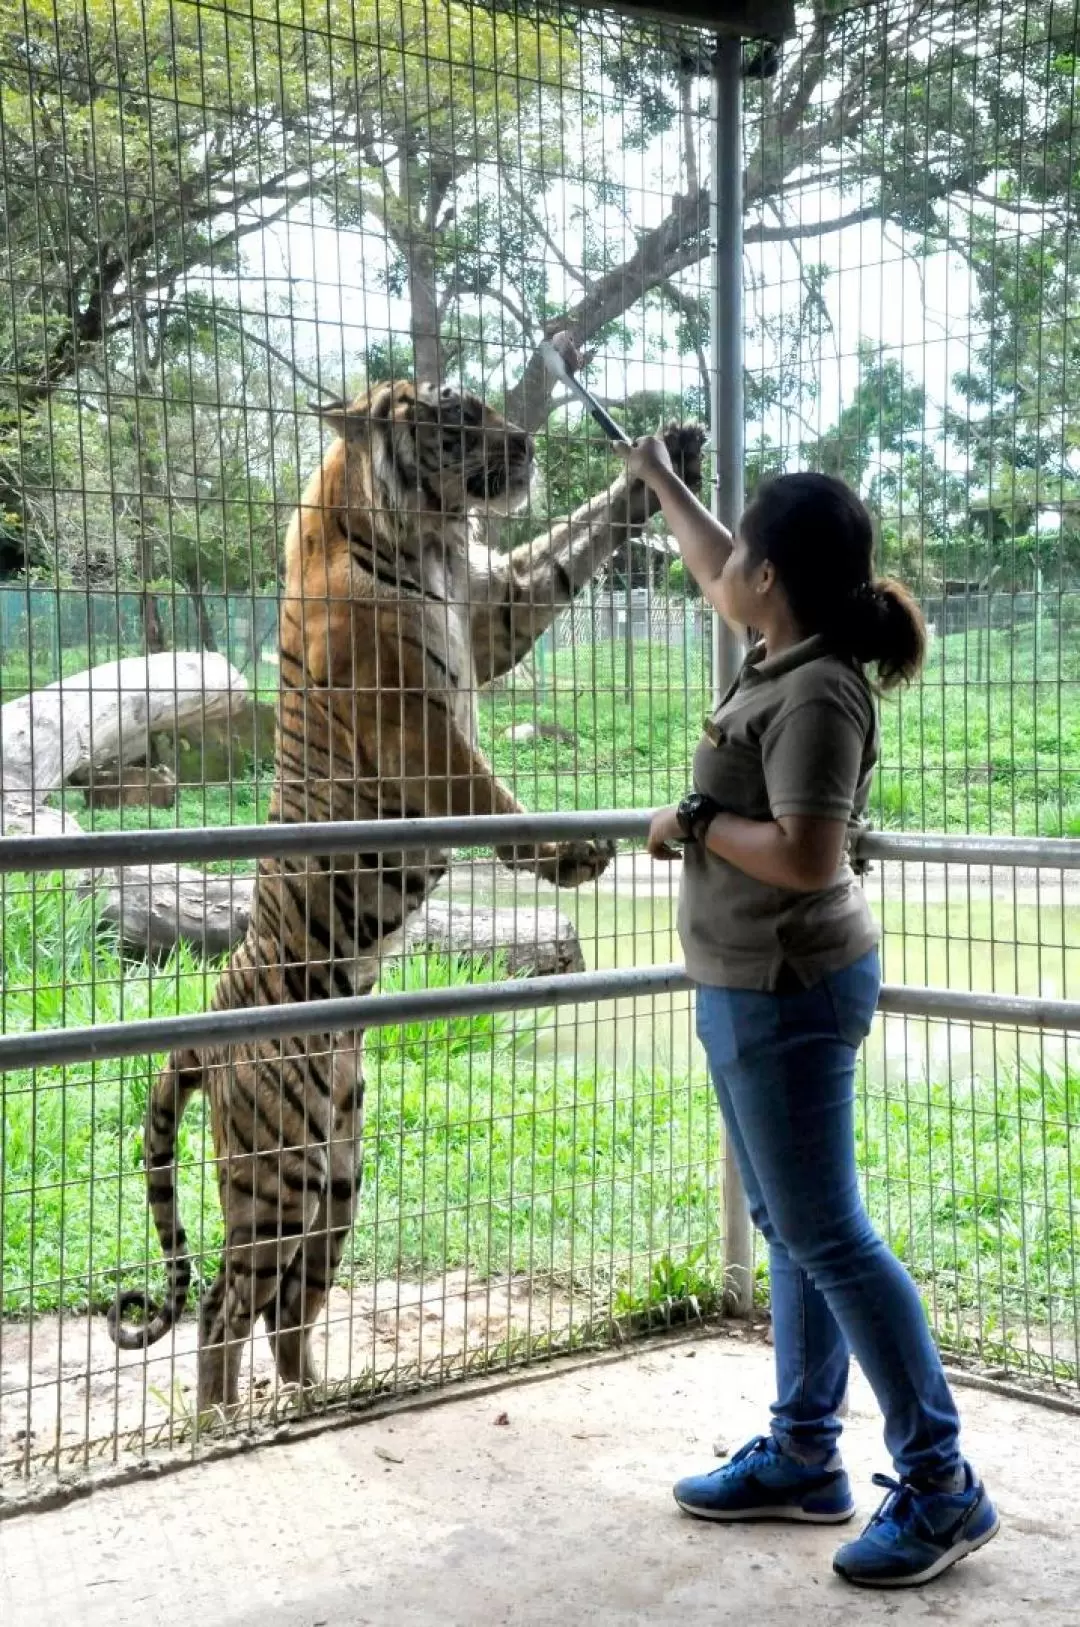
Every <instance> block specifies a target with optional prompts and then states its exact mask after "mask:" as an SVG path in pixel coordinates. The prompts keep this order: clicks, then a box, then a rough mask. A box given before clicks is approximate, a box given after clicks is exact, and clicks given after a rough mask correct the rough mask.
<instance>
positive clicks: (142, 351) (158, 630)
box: [132, 304, 168, 655]
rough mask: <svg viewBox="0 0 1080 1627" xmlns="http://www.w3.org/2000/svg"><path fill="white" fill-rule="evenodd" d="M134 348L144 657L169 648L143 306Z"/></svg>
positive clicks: (137, 310)
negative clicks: (160, 580)
mask: <svg viewBox="0 0 1080 1627" xmlns="http://www.w3.org/2000/svg"><path fill="white" fill-rule="evenodd" d="M132 344H133V350H134V363H135V447H136V453H137V458H138V470H139V575H140V577H141V579H142V620H143V654H144V655H160V653H161V652H162V651H163V650H165V649H167V648H168V645H167V643H166V639H165V629H164V627H163V625H162V621H161V614H160V611H159V610H158V602H157V595H156V594H155V593H154V592H153V590H152V588H151V586H150V583H151V582H152V581H153V579H154V516H153V510H152V501H151V500H152V499H154V498H156V499H157V500H158V501H159V502H162V501H164V496H163V487H162V452H161V446H160V442H159V437H158V435H157V426H156V425H155V424H152V423H151V422H150V414H151V410H152V408H151V402H152V399H153V393H154V377H153V364H152V361H151V356H150V335H149V332H148V329H147V313H146V307H145V306H144V305H141V304H140V305H136V306H135V307H134V308H133V311H132Z"/></svg>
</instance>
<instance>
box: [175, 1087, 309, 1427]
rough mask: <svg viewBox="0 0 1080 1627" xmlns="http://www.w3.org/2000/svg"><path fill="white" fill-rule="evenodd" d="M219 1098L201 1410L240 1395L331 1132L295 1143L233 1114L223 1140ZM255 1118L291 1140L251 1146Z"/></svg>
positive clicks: (265, 1134) (300, 1232)
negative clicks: (245, 1364)
mask: <svg viewBox="0 0 1080 1627" xmlns="http://www.w3.org/2000/svg"><path fill="white" fill-rule="evenodd" d="M264 1060H265V1059H264ZM279 1066H281V1063H280V1061H279ZM226 1078H227V1075H226V1072H225V1070H224V1069H222V1070H220V1080H221V1081H223V1080H224V1079H226ZM219 1082H220V1081H219V1080H218V1079H215V1083H219ZM261 1082H262V1084H263V1086H264V1087H265V1086H266V1085H267V1083H268V1080H267V1079H266V1078H265V1077H264V1078H263V1079H262V1081H261ZM243 1083H244V1080H243V1078H242V1075H241V1070H240V1069H239V1068H237V1069H236V1071H235V1074H234V1076H233V1089H234V1091H235V1092H236V1095H237V1097H240V1096H241V1094H242V1089H241V1087H242V1085H243ZM268 1094H269V1093H268ZM221 1105H222V1104H221V1103H220V1101H217V1100H215V1101H214V1102H213V1107H214V1109H215V1125H214V1128H215V1143H216V1144H217V1145H216V1151H217V1155H218V1185H219V1188H220V1192H221V1211H222V1216H223V1218H224V1221H225V1247H224V1250H223V1252H222V1258H221V1266H220V1269H219V1271H218V1274H217V1276H216V1277H215V1279H214V1281H213V1283H212V1284H211V1285H210V1287H209V1289H208V1290H207V1291H206V1292H205V1293H204V1294H203V1296H202V1300H201V1303H200V1308H199V1382H198V1410H199V1414H200V1416H202V1415H204V1414H205V1413H207V1412H210V1411H211V1410H212V1409H213V1408H215V1407H226V1408H229V1407H233V1406H235V1405H236V1403H237V1401H238V1400H239V1378H240V1362H241V1358H242V1354H243V1348H244V1345H245V1344H246V1342H247V1340H248V1337H249V1335H250V1333H251V1329H252V1325H253V1323H254V1321H255V1318H256V1317H257V1316H258V1315H259V1314H260V1312H262V1311H264V1310H265V1308H266V1306H267V1305H269V1304H272V1303H273V1302H274V1301H275V1299H276V1298H277V1297H278V1294H279V1292H280V1284H281V1281H282V1279H283V1278H284V1277H285V1275H286V1273H287V1272H288V1270H289V1267H290V1265H291V1264H292V1261H293V1259H294V1258H295V1256H296V1255H297V1254H298V1253H299V1251H300V1249H301V1245H302V1242H303V1238H304V1235H305V1233H306V1232H307V1230H308V1228H309V1227H310V1226H311V1225H312V1224H313V1223H314V1220H315V1217H316V1215H317V1214H318V1212H319V1206H320V1204H321V1202H322V1199H323V1196H324V1193H325V1190H326V1177H327V1157H326V1141H325V1138H323V1137H319V1138H318V1139H317V1140H315V1141H314V1142H312V1141H309V1140H307V1139H303V1140H300V1141H299V1142H297V1134H298V1132H297V1131H295V1130H293V1131H292V1132H291V1133H287V1132H285V1130H284V1126H283V1125H282V1124H280V1123H279V1124H278V1125H277V1126H272V1127H271V1125H270V1124H268V1123H267V1122H266V1120H265V1118H263V1119H261V1120H254V1121H251V1122H248V1123H247V1124H243V1123H242V1122H240V1121H238V1119H237V1117H236V1116H234V1117H233V1119H232V1122H231V1123H230V1124H229V1126H228V1129H227V1131H226V1137H225V1143H224V1145H222V1143H221V1141H219V1139H218V1130H219V1125H220V1120H219V1119H218V1117H217V1111H216V1110H217V1109H218V1108H220V1107H221ZM252 1123H254V1124H257V1125H259V1126H260V1128H261V1139H263V1140H264V1141H265V1140H270V1138H271V1137H273V1139H274V1141H277V1136H278V1135H280V1136H281V1137H282V1141H284V1142H285V1144H284V1145H282V1143H281V1142H280V1141H278V1142H277V1144H276V1145H274V1144H271V1145H269V1146H265V1145H264V1146H261V1147H260V1146H256V1147H254V1148H252V1147H251V1145H250V1136H251V1133H252ZM311 1128H314V1127H313V1126H312V1127H311ZM308 1133H310V1132H308ZM256 1134H259V1132H258V1131H256ZM316 1134H317V1132H316ZM286 1136H287V1139H286ZM230 1143H231V1145H230Z"/></svg>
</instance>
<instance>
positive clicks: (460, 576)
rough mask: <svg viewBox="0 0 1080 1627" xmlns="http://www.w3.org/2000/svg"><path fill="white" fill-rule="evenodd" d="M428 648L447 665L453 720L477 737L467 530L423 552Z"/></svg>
mask: <svg viewBox="0 0 1080 1627" xmlns="http://www.w3.org/2000/svg"><path fill="white" fill-rule="evenodd" d="M421 570H422V581H423V587H424V593H425V599H424V626H425V634H426V637H427V641H428V649H429V650H431V651H432V652H433V653H434V654H435V655H436V656H437V657H438V660H439V662H440V663H443V662H445V666H446V688H447V691H448V692H449V696H448V698H449V701H450V706H451V710H452V712H453V716H454V721H455V722H456V723H457V725H458V727H459V728H460V729H461V730H462V731H463V732H464V733H466V734H467V735H468V737H469V739H470V740H475V739H476V688H477V681H476V662H475V658H474V655H473V640H472V614H473V609H474V606H473V604H472V587H473V583H472V577H471V573H470V570H469V558H468V551H467V543H466V536H465V533H464V532H463V531H462V532H461V534H458V533H457V529H456V528H454V530H453V531H451V529H450V528H449V527H448V528H447V535H446V537H445V539H444V538H440V539H439V540H438V541H435V542H433V543H431V544H429V545H428V547H426V548H425V549H424V552H423V555H422V558H421Z"/></svg>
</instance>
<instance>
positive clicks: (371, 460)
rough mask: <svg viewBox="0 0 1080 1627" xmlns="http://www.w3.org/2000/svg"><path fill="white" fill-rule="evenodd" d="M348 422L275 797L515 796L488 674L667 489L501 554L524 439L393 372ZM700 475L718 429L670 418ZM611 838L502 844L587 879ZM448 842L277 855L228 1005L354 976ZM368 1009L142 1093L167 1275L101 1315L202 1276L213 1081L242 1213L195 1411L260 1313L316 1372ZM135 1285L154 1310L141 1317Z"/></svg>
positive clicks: (301, 1371) (591, 513) (238, 1050)
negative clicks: (202, 1177)
mask: <svg viewBox="0 0 1080 1627" xmlns="http://www.w3.org/2000/svg"><path fill="white" fill-rule="evenodd" d="M326 418H327V420H328V422H329V425H330V427H331V428H332V429H333V431H334V440H333V442H332V444H331V446H330V449H329V451H328V452H327V454H326V456H325V458H324V460H323V463H322V466H321V467H320V468H319V469H318V471H317V472H316V473H315V475H314V476H313V478H312V479H311V481H310V483H309V485H308V487H307V489H306V491H305V493H304V496H303V499H302V501H301V503H300V506H299V508H298V510H297V512H296V513H295V515H294V516H293V519H292V523H291V525H290V527H289V531H288V535H287V538H286V543H285V588H284V595H283V601H282V608H281V621H280V652H281V653H280V662H281V668H280V671H281V698H280V705H279V716H278V729H277V739H276V779H275V787H274V793H273V800H272V805H271V811H270V818H271V819H272V820H279V821H282V822H297V821H306V820H319V819H394V818H398V817H403V816H407V815H424V814H427V815H433V814H469V813H477V814H483V813H516V812H520V811H521V810H520V806H519V804H518V802H517V801H516V799H515V798H514V796H513V795H512V793H511V792H510V791H509V790H508V788H507V787H506V786H505V785H503V784H502V783H501V782H500V781H499V780H498V779H497V778H496V777H495V775H494V774H493V772H492V770H491V768H490V767H489V765H488V763H487V762H486V761H485V759H484V757H483V756H482V754H481V753H480V751H479V750H478V748H477V745H476V741H475V729H474V698H475V689H476V685H477V684H478V683H480V682H484V681H487V680H490V679H491V678H494V677H495V676H497V675H498V674H499V673H503V672H507V671H509V670H510V668H512V667H513V666H514V665H515V664H516V663H517V662H518V661H519V660H520V659H521V658H522V656H523V655H524V654H525V653H526V652H527V651H528V650H529V649H530V648H531V647H532V645H533V643H534V642H535V640H536V639H537V638H538V637H539V635H540V634H541V633H542V632H543V631H544V629H545V628H546V627H548V626H549V625H550V623H551V621H552V620H553V618H554V616H555V615H556V613H557V612H558V611H559V610H560V609H561V608H562V607H564V606H565V605H566V604H568V603H569V602H570V601H571V600H572V598H573V596H574V595H575V594H576V593H577V592H578V591H579V590H580V589H581V588H582V587H583V586H584V585H585V584H586V582H588V581H589V579H590V578H591V577H592V576H593V575H594V573H595V572H596V570H597V569H598V568H599V567H600V566H601V565H602V564H603V563H604V561H605V560H606V559H607V558H608V557H609V556H610V554H611V552H612V550H613V549H614V548H615V547H617V546H618V545H619V544H620V543H622V542H623V541H625V539H626V538H627V536H628V535H630V534H632V533H633V532H634V531H637V530H640V528H641V527H642V526H643V525H644V523H645V521H646V520H647V519H648V517H649V515H650V514H651V513H652V512H654V511H655V508H656V506H657V505H656V500H655V498H654V497H653V496H652V495H651V493H649V492H648V491H647V490H646V488H645V487H644V486H643V485H641V483H640V482H628V481H627V479H626V477H625V476H622V477H621V478H620V479H618V480H616V481H615V483H614V484H613V485H612V486H611V487H610V488H609V490H608V491H607V492H606V493H604V494H603V495H602V496H600V497H598V498H596V499H594V500H593V501H591V502H590V503H587V504H586V505H585V506H584V507H583V508H581V509H580V510H579V511H578V512H577V513H576V514H574V515H573V516H572V517H571V518H570V519H569V520H568V521H566V522H565V523H563V524H561V525H559V526H557V527H555V529H554V530H552V531H551V532H550V533H549V534H548V535H547V536H545V537H543V538H541V539H538V540H537V541H535V542H532V543H528V544H525V545H523V546H522V547H520V548H518V549H516V550H514V552H512V553H511V554H509V555H504V556H500V555H497V554H494V553H492V552H491V551H490V550H489V549H487V548H485V547H482V546H479V545H478V544H476V543H475V542H470V539H469V532H468V516H469V513H470V511H471V510H476V509H480V508H483V507H485V506H486V507H488V508H503V509H508V508H510V507H513V506H514V505H516V504H518V503H520V502H521V501H522V500H523V498H524V497H525V495H526V494H527V491H528V487H529V483H530V478H531V475H532V470H533V447H532V443H531V440H530V438H529V437H528V436H527V435H526V434H524V433H523V432H521V431H519V430H517V429H515V428H513V427H512V426H510V425H507V424H506V423H505V422H503V420H501V419H500V418H499V417H498V415H497V414H496V413H494V412H493V411H491V410H490V409H489V408H487V407H485V406H484V404H483V403H482V402H481V401H480V400H479V399H477V398H476V397H474V396H472V395H468V394H459V393H458V392H456V391H453V390H450V389H443V390H441V391H439V390H436V389H435V388H434V387H431V386H427V385H422V384H421V385H416V386H413V385H411V384H407V383H398V384H393V385H391V384H384V385H380V386H378V387H377V388H376V389H374V390H373V391H372V392H371V393H370V394H369V395H368V396H366V397H364V398H361V399H360V400H358V401H356V402H354V403H352V404H351V405H349V406H345V405H343V404H337V405H336V406H335V407H334V408H333V409H331V410H329V411H328V412H327V413H326ZM666 438H667V443H668V446H669V449H670V451H671V453H672V456H673V458H674V459H675V462H676V466H677V467H681V468H682V470H683V473H684V474H685V475H686V477H687V478H688V480H689V481H690V482H691V483H693V484H697V483H698V481H699V480H700V461H701V447H702V442H703V434H702V432H701V431H700V430H699V429H697V428H693V427H692V428H686V429H676V428H674V427H673V428H672V429H670V430H669V431H668V432H667V437H666ZM611 852H612V849H611V845H610V844H609V843H605V842H584V841H578V842H568V843H564V844H559V845H557V846H556V845H550V844H549V845H545V846H540V847H536V848H528V849H524V850H521V849H517V850H515V849H510V850H507V851H501V852H500V858H502V859H503V860H504V861H505V862H507V863H510V864H512V865H521V866H527V867H529V868H532V869H534V870H536V871H537V872H538V873H539V874H540V875H542V876H544V877H545V878H546V879H548V880H551V881H556V882H559V883H562V884H564V885H577V884H579V883H580V882H583V881H585V880H588V879H590V878H592V877H595V876H598V875H599V874H600V873H601V872H602V871H603V869H604V868H605V866H606V865H607V864H608V862H609V859H610V857H611ZM444 868H445V859H444V857H443V856H440V855H438V854H424V853H415V852H412V853H409V852H403V853H397V854H382V855H375V854H363V853H360V854H356V855H354V856H347V857H345V858H335V859H332V860H331V859H319V858H310V859H288V858H286V859H276V858H264V859H262V860H260V862H259V865H258V872H257V877H256V884H255V894H254V904H253V908H252V915H251V923H250V926H249V928H248V931H247V935H246V937H245V938H244V940H243V942H242V943H240V944H239V945H238V947H237V948H236V950H235V952H234V954H233V956H232V959H231V961H230V963H229V965H228V967H227V968H226V970H225V971H224V973H223V974H222V976H221V979H220V981H219V984H218V987H217V991H216V993H215V995H214V1000H213V1005H214V1009H216V1010H224V1009H232V1008H236V1007H244V1006H253V1005H268V1004H278V1003H282V1002H289V1001H308V1000H318V999H325V998H328V997H330V996H334V995H347V994H354V993H362V992H365V991H366V990H368V989H370V988H371V987H372V984H373V982H374V981H375V978H376V975H377V964H378V963H377V955H378V949H379V945H380V943H381V941H382V940H383V939H384V938H386V937H387V936H388V935H389V934H391V933H393V932H395V931H396V930H397V929H398V928H399V927H400V926H401V924H402V922H403V920H404V919H405V917H406V915H407V914H408V913H409V912H410V911H412V910H414V909H416V908H417V907H418V906H419V905H420V903H421V902H422V901H423V899H424V897H425V895H426V894H427V893H428V892H429V891H430V889H431V888H432V887H433V886H434V885H435V883H436V882H437V881H438V879H439V877H440V876H441V875H442V873H443V871H444ZM360 1049H361V1035H360V1034H359V1033H356V1032H354V1033H349V1034H341V1033H336V1034H332V1033H329V1032H328V1033H325V1034H319V1035H313V1036H307V1037H297V1038H295V1039H285V1040H273V1041H265V1042H259V1043H250V1044H237V1045H233V1046H231V1047H230V1046H207V1047H206V1048H205V1049H202V1050H200V1051H194V1050H187V1051H182V1052H179V1053H176V1054H174V1055H173V1056H171V1057H170V1058H169V1061H168V1063H167V1064H166V1066H165V1067H164V1069H163V1070H162V1072H161V1074H160V1076H159V1078H158V1080H157V1083H156V1085H155V1088H154V1090H153V1092H152V1096H151V1101H150V1104H149V1109H148V1115H147V1128H146V1141H145V1162H146V1170H147V1193H148V1201H149V1204H150V1208H151V1212H152V1214H153V1218H154V1224H155V1227H156V1229H157V1233H158V1237H159V1239H160V1243H161V1247H162V1251H163V1253H164V1256H165V1262H166V1267H167V1273H168V1288H167V1293H166V1296H165V1299H164V1302H163V1303H162V1304H161V1305H160V1306H159V1307H154V1306H152V1305H151V1304H149V1302H148V1301H147V1298H146V1296H145V1295H144V1294H142V1293H141V1292H139V1291H128V1292H125V1293H122V1294H121V1295H120V1296H119V1298H118V1299H117V1302H116V1304H115V1305H114V1306H113V1307H112V1309H111V1311H110V1316H109V1327H110V1331H111V1333H112V1337H113V1339H114V1340H115V1341H116V1343H117V1344H119V1345H120V1346H122V1347H123V1348H125V1349H136V1348H141V1347H143V1346H144V1345H149V1344H152V1343H154V1342H155V1341H156V1340H157V1339H160V1338H161V1337H162V1336H163V1335H164V1334H165V1333H166V1332H167V1331H168V1330H169V1329H170V1328H171V1327H172V1326H173V1324H174V1322H175V1321H176V1319H177V1317H178V1316H179V1315H180V1314H181V1312H182V1310H183V1307H184V1304H185V1302H186V1299H187V1295H188V1292H189V1289H190V1286H191V1276H192V1265H191V1257H190V1252H189V1247H188V1239H187V1236H186V1234H185V1232H184V1228H183V1225H182V1223H181V1220H180V1216H179V1212H178V1207H177V1200H176V1186H175V1180H176V1171H175V1156H176V1137H177V1130H178V1126H179V1122H180V1119H181V1116H182V1115H183V1112H184V1109H185V1107H186V1106H187V1104H188V1102H189V1101H190V1099H191V1097H192V1095H193V1094H194V1093H195V1092H196V1091H198V1090H205V1091H206V1092H207V1094H208V1097H209V1106H210V1119H211V1126H212V1133H213V1141H214V1150H215V1154H216V1159H217V1169H218V1178H219V1188H220V1196H221V1204H222V1211H223V1216H224V1221H225V1247H224V1251H223V1256H222V1263H221V1268H220V1270H219V1272H218V1274H217V1276H216V1277H215V1279H214V1281H213V1283H212V1284H211V1285H210V1286H209V1288H208V1289H207V1290H206V1291H205V1292H204V1293H203V1294H202V1299H201V1306H200V1327H199V1378H198V1410H199V1412H200V1414H203V1413H205V1412H206V1411H207V1410H208V1409H210V1408H213V1407H215V1406H219V1405H225V1406H228V1405H231V1404H233V1403H235V1401H236V1400H237V1395H238V1378H239V1368H240V1359H241V1353H242V1347H243V1344H244V1342H245V1340H246V1339H247V1337H248V1334H249V1333H250V1330H251V1327H252V1325H253V1322H254V1320H255V1318H256V1317H257V1316H259V1315H261V1316H262V1317H263V1320H264V1323H265V1325H266V1328H267V1332H268V1334H269V1336H270V1340H271V1344H272V1347H273V1351H274V1357H275V1362H276V1366H277V1371H278V1374H279V1377H280V1379H281V1380H282V1381H283V1382H285V1383H304V1382H306V1381H310V1380H311V1379H312V1377H313V1367H312V1358H311V1351H310V1347H309V1333H310V1329H311V1327H312V1325H313V1323H314V1322H315V1321H316V1318H317V1316H318V1313H319V1310H320V1308H321V1307H322V1305H323V1303H324V1301H325V1298H326V1295H327V1292H328V1290H329V1286H330V1284H331V1283H332V1281H333V1278H334V1274H335V1271H336V1269H337V1266H338V1263H339V1260H340V1258H341V1253H342V1249H343V1247H344V1244H345V1241H346V1239H347V1236H348V1233H349V1230H350V1228H351V1226H352V1222H353V1215H354V1212H355V1208H356V1201H357V1193H358V1186H359V1161H360V1137H361V1130H362V1111H363V1096H364V1086H363V1074H362V1071H361V1065H360ZM135 1308H138V1309H139V1310H141V1311H142V1312H143V1319H142V1320H141V1321H139V1322H136V1323H134V1324H133V1323H131V1322H125V1321H124V1313H125V1312H126V1311H128V1310H131V1309H135Z"/></svg>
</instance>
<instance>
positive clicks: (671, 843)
mask: <svg viewBox="0 0 1080 1627" xmlns="http://www.w3.org/2000/svg"><path fill="white" fill-rule="evenodd" d="M682 840H683V834H682V831H681V830H680V828H679V820H678V816H677V810H676V809H675V808H658V809H657V810H656V812H655V813H654V814H653V816H652V822H651V824H650V825H649V834H648V836H647V837H646V839H645V847H646V850H647V852H648V854H649V857H650V858H653V859H665V860H668V861H670V860H671V859H681V858H682V846H681V843H682Z"/></svg>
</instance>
